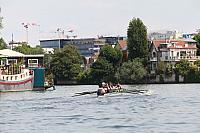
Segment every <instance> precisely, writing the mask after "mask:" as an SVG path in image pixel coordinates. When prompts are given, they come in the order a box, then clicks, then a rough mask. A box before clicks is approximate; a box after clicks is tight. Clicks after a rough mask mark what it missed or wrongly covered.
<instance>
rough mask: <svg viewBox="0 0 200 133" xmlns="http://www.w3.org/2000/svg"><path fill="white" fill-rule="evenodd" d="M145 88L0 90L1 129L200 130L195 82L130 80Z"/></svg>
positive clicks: (189, 132) (146, 132) (199, 103)
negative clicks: (101, 91)
mask: <svg viewBox="0 0 200 133" xmlns="http://www.w3.org/2000/svg"><path fill="white" fill-rule="evenodd" d="M125 88H127V89H148V90H150V91H148V92H147V93H146V94H124V93H118V94H107V95H105V96H102V97H98V98H97V97H96V95H95V94H91V95H84V96H79V97H72V96H73V95H74V94H75V93H76V92H82V91H94V90H97V86H57V87H56V90H55V91H46V92H18V93H17V92H16V93H1V94H0V116H1V118H0V132H19V133H27V132H35V133H38V132H48V133H51V132H52V133H55V132H58V133H59V132H72V133H73V132H77V133H79V132H85V133H88V132H101V133H102V132H104V133H107V132H108V133H113V132H115V133H116V132H117V133H122V132H125V133H126V132H137V133H138V132H144V133H154V132H155V133H157V132H162V133H171V132H177V133H178V132H180V133H183V132H185V133H196V132H200V127H199V125H200V122H199V119H200V97H199V96H200V92H199V90H200V85H199V84H170V85H132V86H125Z"/></svg>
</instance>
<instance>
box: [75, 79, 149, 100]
mask: <svg viewBox="0 0 200 133" xmlns="http://www.w3.org/2000/svg"><path fill="white" fill-rule="evenodd" d="M147 91H148V90H141V89H139V90H138V89H134V90H128V89H125V88H123V87H122V86H121V85H120V84H119V83H118V84H116V85H112V84H107V83H104V82H102V83H101V84H99V89H98V90H97V91H86V92H78V93H75V95H74V96H72V97H76V96H82V95H87V94H95V93H96V94H97V97H99V96H104V95H105V94H108V93H129V94H142V93H146V92H147Z"/></svg>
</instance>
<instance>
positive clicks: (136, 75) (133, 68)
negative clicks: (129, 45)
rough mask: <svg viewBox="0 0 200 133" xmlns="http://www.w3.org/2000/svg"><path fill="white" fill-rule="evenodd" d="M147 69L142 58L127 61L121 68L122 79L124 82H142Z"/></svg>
mask: <svg viewBox="0 0 200 133" xmlns="http://www.w3.org/2000/svg"><path fill="white" fill-rule="evenodd" d="M146 74H147V71H146V69H145V68H144V65H143V64H142V61H140V59H134V60H133V61H131V60H129V61H128V62H125V63H124V64H123V65H122V67H121V69H120V79H121V81H122V82H123V83H141V82H142V80H143V79H144V77H145V76H146Z"/></svg>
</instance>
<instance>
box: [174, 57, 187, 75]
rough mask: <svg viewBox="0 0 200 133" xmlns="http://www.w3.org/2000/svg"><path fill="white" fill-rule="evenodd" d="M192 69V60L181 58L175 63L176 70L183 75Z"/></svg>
mask: <svg viewBox="0 0 200 133" xmlns="http://www.w3.org/2000/svg"><path fill="white" fill-rule="evenodd" d="M189 70H190V62H189V61H188V60H180V61H179V62H178V63H176V64H175V71H176V72H178V74H180V75H182V76H184V77H185V76H186V75H187V74H188V72H189Z"/></svg>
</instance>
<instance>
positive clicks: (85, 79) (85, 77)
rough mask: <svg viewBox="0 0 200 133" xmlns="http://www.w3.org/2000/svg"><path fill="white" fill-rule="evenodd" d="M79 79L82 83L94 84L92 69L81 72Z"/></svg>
mask: <svg viewBox="0 0 200 133" xmlns="http://www.w3.org/2000/svg"><path fill="white" fill-rule="evenodd" d="M77 80H78V82H79V83H81V84H92V83H93V78H92V76H91V71H90V69H88V70H86V71H83V72H81V73H79V75H78V77H77Z"/></svg>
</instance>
